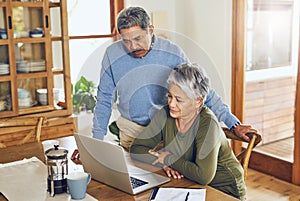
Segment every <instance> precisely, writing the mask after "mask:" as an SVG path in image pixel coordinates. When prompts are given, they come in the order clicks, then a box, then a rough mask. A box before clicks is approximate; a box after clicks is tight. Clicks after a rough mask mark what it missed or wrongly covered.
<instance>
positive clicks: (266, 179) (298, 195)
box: [246, 169, 300, 201]
mask: <svg viewBox="0 0 300 201" xmlns="http://www.w3.org/2000/svg"><path fill="white" fill-rule="evenodd" d="M246 185H247V201H300V186H296V185H293V184H290V183H288V182H284V181H282V180H279V179H276V178H274V177H272V176H269V175H266V174H263V173H260V172H257V171H255V170H252V169H249V170H248V177H247V180H246Z"/></svg>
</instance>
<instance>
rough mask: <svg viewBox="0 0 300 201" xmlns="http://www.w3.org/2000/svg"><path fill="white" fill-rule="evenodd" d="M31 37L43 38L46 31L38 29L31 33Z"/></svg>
mask: <svg viewBox="0 0 300 201" xmlns="http://www.w3.org/2000/svg"><path fill="white" fill-rule="evenodd" d="M29 35H30V37H32V38H41V37H43V35H44V31H43V29H41V28H36V29H34V30H32V31H30V32H29Z"/></svg>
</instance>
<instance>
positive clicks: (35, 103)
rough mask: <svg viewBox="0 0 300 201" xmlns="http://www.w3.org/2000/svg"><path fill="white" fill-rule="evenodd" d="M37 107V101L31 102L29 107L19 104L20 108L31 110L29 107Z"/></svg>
mask: <svg viewBox="0 0 300 201" xmlns="http://www.w3.org/2000/svg"><path fill="white" fill-rule="evenodd" d="M35 105H37V101H36V100H34V101H31V102H30V104H28V105H20V104H19V108H21V109H22V108H29V107H33V106H35Z"/></svg>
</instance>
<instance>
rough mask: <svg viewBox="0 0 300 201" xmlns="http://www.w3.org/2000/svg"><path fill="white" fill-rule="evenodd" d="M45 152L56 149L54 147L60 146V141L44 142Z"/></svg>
mask: <svg viewBox="0 0 300 201" xmlns="http://www.w3.org/2000/svg"><path fill="white" fill-rule="evenodd" d="M42 145H43V149H44V152H46V151H47V150H48V149H51V148H54V145H59V141H58V140H45V141H42Z"/></svg>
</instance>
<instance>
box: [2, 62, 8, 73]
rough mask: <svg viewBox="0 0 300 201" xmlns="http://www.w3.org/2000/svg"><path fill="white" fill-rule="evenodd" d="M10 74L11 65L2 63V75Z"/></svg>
mask: <svg viewBox="0 0 300 201" xmlns="http://www.w3.org/2000/svg"><path fill="white" fill-rule="evenodd" d="M7 74H9V64H5V63H0V75H7Z"/></svg>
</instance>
